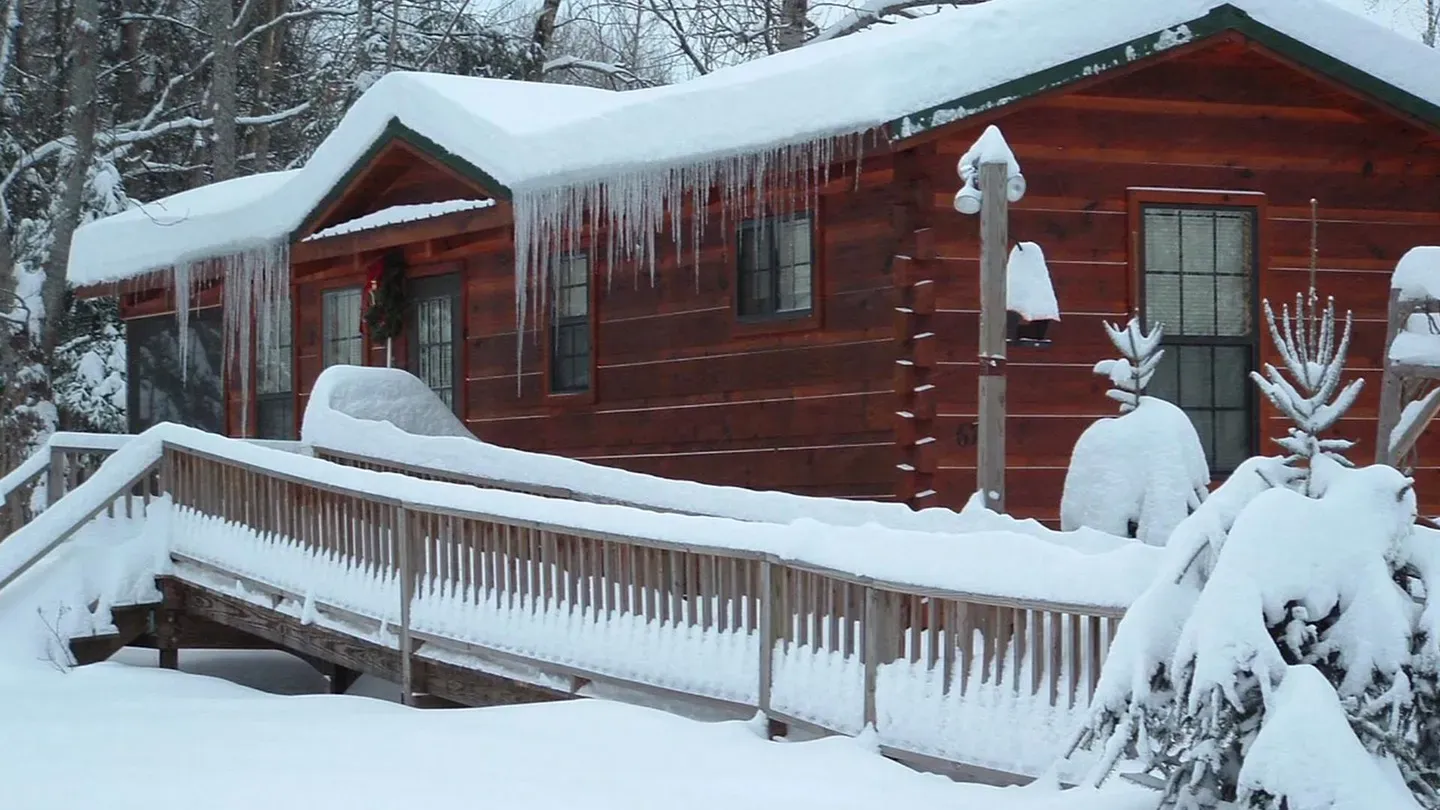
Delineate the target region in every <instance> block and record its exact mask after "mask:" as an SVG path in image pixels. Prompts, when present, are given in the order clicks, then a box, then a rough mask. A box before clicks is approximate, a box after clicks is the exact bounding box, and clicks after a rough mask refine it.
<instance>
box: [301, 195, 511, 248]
mask: <svg viewBox="0 0 1440 810" xmlns="http://www.w3.org/2000/svg"><path fill="white" fill-rule="evenodd" d="M494 204H495V201H494V200H445V201H444V202H433V203H416V204H414V205H392V206H390V207H389V208H382V209H380V210H379V211H376V212H375V213H373V214H366V215H364V216H362V217H356V218H355V219H351V220H347V221H345V222H341V223H338V224H335V225H331V226H330V227H328V228H326V229H324V230H321V231H316V232H315V233H313V234H311V235H309V236H307V237H305V239H304V240H303V241H305V242H312V241H314V240H316V239H327V238H329V237H331V236H343V235H345V234H348V233H359V232H361V231H370V230H374V229H376V228H384V227H387V226H390V225H399V224H401V223H405V222H419V221H420V220H423V219H433V218H435V217H442V216H445V215H446V214H454V213H458V212H460V211H473V210H474V209H476V208H489V207H490V206H492V205H494Z"/></svg>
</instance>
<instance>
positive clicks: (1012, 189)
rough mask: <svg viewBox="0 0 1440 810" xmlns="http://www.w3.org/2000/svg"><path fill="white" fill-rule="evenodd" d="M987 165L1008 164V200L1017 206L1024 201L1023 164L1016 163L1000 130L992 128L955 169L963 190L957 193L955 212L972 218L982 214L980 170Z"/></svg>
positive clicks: (978, 140)
mask: <svg viewBox="0 0 1440 810" xmlns="http://www.w3.org/2000/svg"><path fill="white" fill-rule="evenodd" d="M986 163H1003V164H1005V199H1007V200H1009V201H1010V202H1012V203H1015V202H1020V200H1021V199H1022V198H1024V196H1025V175H1023V174H1021V173H1020V161H1018V160H1016V159H1015V152H1014V151H1012V150H1011V149H1010V144H1008V143H1006V142H1005V136H1004V135H1002V134H1001V133H1000V128H999V127H997V126H995V125H994V124H991V125H990V126H988V127H986V128H985V131H984V132H983V133H981V135H980V137H979V138H978V139H976V141H975V143H974V144H972V145H971V146H970V148H969V149H968V150H967V151H966V152H965V154H964V155H962V156H961V157H960V162H959V163H958V164H957V165H956V167H955V171H956V173H958V174H959V175H960V181H961V187H960V190H959V191H957V192H955V210H956V211H959V212H960V213H962V214H970V215H974V214H978V213H980V206H981V202H982V201H983V198H984V195H983V194H982V193H981V190H980V167H981V166H982V165H983V164H986Z"/></svg>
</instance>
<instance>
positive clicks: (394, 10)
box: [385, 0, 400, 73]
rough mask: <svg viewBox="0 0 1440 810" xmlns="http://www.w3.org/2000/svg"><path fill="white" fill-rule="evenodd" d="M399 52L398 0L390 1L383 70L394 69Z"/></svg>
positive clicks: (387, 71)
mask: <svg viewBox="0 0 1440 810" xmlns="http://www.w3.org/2000/svg"><path fill="white" fill-rule="evenodd" d="M399 53H400V0H391V2H390V36H389V37H388V38H387V40H386V43H385V72H386V73H389V72H390V71H392V70H394V69H395V60H396V58H397V57H398V56H399Z"/></svg>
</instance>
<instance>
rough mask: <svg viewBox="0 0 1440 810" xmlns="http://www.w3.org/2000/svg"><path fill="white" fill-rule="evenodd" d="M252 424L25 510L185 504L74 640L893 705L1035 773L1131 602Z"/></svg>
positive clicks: (618, 695)
mask: <svg viewBox="0 0 1440 810" xmlns="http://www.w3.org/2000/svg"><path fill="white" fill-rule="evenodd" d="M232 442H233V440H226V439H221V438H219V437H214V436H205V437H203V439H202V438H200V435H199V434H195V433H187V432H181V431H176V432H175V435H174V436H173V437H170V438H167V439H166V440H165V441H164V442H161V443H153V442H152V443H151V444H150V445H149V446H153V447H156V448H159V449H157V450H156V451H155V453H154V457H153V458H152V457H150V456H146V455H144V454H143V453H140V452H139V451H133V452H132V450H130V449H127V450H126V451H124V453H122V455H125V458H124V459H121V458H119V457H117V458H116V459H115V460H114V462H113V463H111V462H107V464H106V467H105V468H102V469H101V470H100V472H99V473H97V474H96V476H95V477H94V478H93V479H92V480H90V481H87V482H85V483H83V484H80V485H79V486H77V487H76V488H75V489H74V490H73V491H70V492H69V494H67V495H65V498H66V499H67V500H69V501H72V503H71V508H67V509H65V510H57V511H59V512H63V513H64V514H66V515H73V516H75V517H74V519H73V520H71V519H70V518H66V519H65V520H66V521H70V522H65V521H62V520H59V519H58V518H56V519H55V520H49V522H46V521H47V520H48V518H47V517H46V515H44V514H42V515H41V517H40V518H38V519H37V520H36V521H35V522H34V523H32V524H30V525H29V526H27V527H26V528H25V529H24V530H22V531H23V532H29V533H30V535H33V534H34V532H35V531H38V530H39V528H43V529H44V530H45V531H46V532H50V533H52V534H53V536H54V537H55V538H58V539H54V540H53V541H52V540H51V535H46V536H45V537H44V538H41V539H44V540H46V541H47V542H46V544H45V550H48V549H49V548H53V547H54V546H55V545H56V544H58V543H59V542H63V540H64V538H65V537H67V536H68V535H69V534H70V533H73V532H74V531H75V525H72V524H73V523H75V522H76V521H80V520H90V519H91V518H93V517H95V516H96V515H100V514H105V513H116V514H127V515H130V514H133V515H134V516H135V519H137V520H146V521H152V520H157V519H163V522H162V523H161V524H157V525H163V526H164V527H165V531H166V532H168V537H167V543H168V548H169V550H170V557H171V561H172V570H170V571H168V572H166V573H165V575H164V576H163V578H161V579H160V580H159V586H160V588H159V589H160V591H161V593H162V594H163V599H162V600H161V601H160V602H159V603H156V604H151V605H138V606H134V607H132V608H127V609H123V610H120V611H118V613H117V615H116V617H115V625H116V626H117V628H118V630H119V632H118V633H116V634H114V635H112V636H105V637H99V638H89V639H76V640H75V641H74V642H73V643H72V649H73V650H74V651H75V654H76V658H77V660H80V661H92V660H99V659H102V658H104V657H105V656H107V655H109V654H110V653H112V652H113V651H114V650H116V649H118V648H119V647H120V646H122V645H125V644H140V645H145V646H153V647H155V648H157V649H158V650H160V654H161V656H162V660H163V661H164V662H165V663H166V664H168V665H172V666H173V665H174V663H175V656H176V654H177V651H178V650H180V649H181V648H183V647H188V646H206V647H208V646H258V647H266V646H269V647H275V648H279V649H284V650H288V651H291V652H293V653H296V654H297V655H300V656H302V657H304V658H305V659H306V660H309V661H311V662H312V663H315V664H316V665H317V666H318V667H320V668H321V669H322V671H326V672H327V674H331V675H332V677H334V678H336V679H337V680H336V682H337V683H339V684H341V685H343V684H344V681H345V680H346V679H353V677H355V675H356V674H358V673H365V674H371V675H375V676H378V677H381V678H385V679H388V680H391V681H394V682H396V683H398V684H399V685H400V686H401V693H402V696H403V698H404V699H405V700H406V702H408V703H411V704H414V705H449V704H455V705H464V706H481V705H491V704H494V703H509V702H517V701H528V700H544V699H559V698H567V697H577V696H579V697H586V696H595V697H606V698H613V699H619V700H626V701H631V702H637V703H643V704H647V705H652V706H656V707H661V708H667V709H670V710H674V711H678V712H680V713H683V714H687V715H691V716H697V717H707V718H725V717H728V718H752V717H756V716H757V715H760V716H763V717H764V718H765V719H766V720H767V721H768V722H769V724H770V726H771V728H772V730H773V731H775V732H784V731H789V732H791V733H798V734H804V735H816V734H849V735H853V734H857V733H860V732H861V731H862V730H864V729H865V728H867V727H872V728H874V729H875V733H876V737H877V740H878V743H879V744H880V745H881V747H882V751H883V752H884V753H886V754H887V755H889V756H892V757H894V758H896V759H898V760H900V761H902V762H906V763H908V764H911V765H913V766H915V767H920V768H924V769H926V770H935V771H939V772H942V773H946V774H948V775H951V776H953V777H956V778H961V779H965V780H968V781H980V782H989V783H994V784H1013V783H1017V782H1023V781H1027V780H1028V778H1029V777H1030V776H1031V775H1033V774H1035V773H1037V772H1039V771H1040V770H1042V769H1043V768H1044V767H1045V766H1046V765H1048V764H1049V762H1050V761H1051V760H1052V758H1053V756H1054V754H1055V753H1057V751H1058V748H1059V747H1060V746H1061V745H1062V744H1063V741H1064V739H1065V737H1066V736H1067V734H1068V732H1069V730H1070V729H1071V728H1073V727H1074V724H1075V723H1077V722H1079V721H1080V720H1081V719H1082V718H1083V717H1084V715H1085V712H1086V709H1087V706H1088V703H1089V700H1090V696H1091V694H1092V693H1093V690H1094V686H1095V683H1096V680H1097V679H1098V676H1099V672H1100V667H1101V664H1102V662H1103V660H1104V656H1105V651H1106V649H1107V648H1108V646H1109V641H1110V638H1111V636H1112V634H1113V632H1114V629H1115V625H1116V624H1117V623H1118V621H1119V618H1120V615H1121V611H1120V610H1119V609H1117V608H1114V607H1108V606H1098V605H1082V604H1059V603H1051V602H1044V601H1037V600H1027V599H1017V598H1010V597H1005V596H998V595H993V594H976V593H964V592H957V591H946V590H941V589H934V588H922V587H917V586H914V585H910V584H906V583H903V582H892V581H886V580H884V579H880V578H876V577H872V576H865V575H861V574H856V573H852V572H847V571H842V570H836V569H832V568H827V567H824V566H821V565H816V564H811V563H805V562H798V561H795V560H790V559H781V558H778V557H775V556H773V555H769V554H765V553H759V552H755V551H749V550H746V548H747V546H746V545H745V544H744V543H736V545H735V547H730V546H729V545H727V544H722V543H713V544H706V545H696V544H693V543H685V542H678V541H673V540H666V539H657V538H656V537H655V536H654V532H653V531H649V533H648V534H645V535H640V534H637V535H635V536H629V535H624V534H617V533H615V531H614V530H613V527H614V526H617V525H620V526H623V525H627V524H628V523H629V520H628V519H625V518H626V514H625V512H626V510H627V507H623V506H594V505H586V506H584V507H583V508H580V507H579V506H578V505H575V504H567V503H566V502H564V501H558V500H552V499H546V498H541V497H540V496H536V495H524V494H507V495H505V496H504V497H505V498H510V499H514V498H520V499H529V500H527V501H526V503H528V504H530V505H531V506H537V507H541V509H540V511H539V512H537V514H553V515H555V519H554V520H553V521H539V520H528V519H527V520H521V519H516V518H515V517H513V516H510V517H507V516H503V515H498V514H491V513H487V512H485V511H482V510H480V509H472V508H458V507H457V506H456V505H455V504H458V503H473V504H477V505H483V504H484V503H486V502H487V501H486V496H485V495H484V493H483V492H482V491H480V490H476V489H475V488H474V487H469V486H463V485H457V484H453V483H442V482H426V481H419V480H416V479H414V478H400V477H399V476H396V475H395V474H387V473H380V472H375V471H370V470H364V469H358V468H356V467H346V466H341V465H337V464H334V463H331V462H327V461H324V460H321V459H315V458H302V457H299V456H295V455H291V454H283V453H278V452H276V451H272V450H268V449H267V450H259V449H254V448H251V449H250V450H245V451H243V452H242V443H239V442H233V443H232ZM126 454H128V455H126ZM237 458H239V459H246V460H235V459H237ZM122 461H123V464H122V463H120V462H122ZM116 465H118V466H116ZM125 465H129V466H125ZM107 487H108V489H107ZM137 488H138V489H137ZM467 492H468V493H474V494H473V495H466V493H467ZM587 510H588V511H587ZM596 510H601V511H603V512H604V513H605V515H606V516H608V517H610V518H613V517H619V518H622V519H621V520H619V521H614V520H607V521H602V522H606V523H607V525H610V526H611V527H612V530H610V531H601V530H596V529H593V528H591V527H590V526H589V525H588V524H586V523H585V522H584V521H583V520H579V519H573V516H574V515H578V514H598V513H597V511H596ZM47 514H48V513H47ZM637 514H638V513H637ZM643 514H644V515H646V516H647V517H648V518H649V519H651V521H652V522H651V523H649V524H648V525H650V526H651V528H652V529H653V527H654V526H655V525H657V524H655V523H654V522H653V519H654V518H656V515H655V513H653V512H650V513H643ZM567 516H568V517H567ZM675 519H677V520H685V521H694V520H706V521H715V520H717V519H714V518H689V517H685V518H680V517H677V518H675ZM635 520H637V521H638V520H640V518H639V517H638V516H637V517H636V518H635ZM42 524H43V525H42ZM714 525H718V524H714ZM733 529H734V531H735V532H736V533H737V538H738V535H739V534H741V533H743V532H746V531H755V529H753V528H747V524H739V523H737V524H735V525H734V527H733ZM772 529H773V530H783V527H772ZM24 542H26V543H37V542H38V541H37V539H36V538H35V537H33V536H29V535H27V537H26V538H25V541H24ZM6 576H7V575H6V574H5V572H3V571H0V582H3V580H5V579H6ZM8 576H9V578H12V579H13V576H14V574H13V572H12V573H11V574H10V575H8ZM0 587H3V584H0Z"/></svg>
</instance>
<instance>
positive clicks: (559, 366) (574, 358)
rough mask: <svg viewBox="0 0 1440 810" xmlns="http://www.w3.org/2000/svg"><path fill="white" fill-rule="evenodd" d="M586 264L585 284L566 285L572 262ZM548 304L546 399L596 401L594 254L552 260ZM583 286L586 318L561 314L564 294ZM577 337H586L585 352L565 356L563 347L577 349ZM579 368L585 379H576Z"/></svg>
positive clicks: (566, 254)
mask: <svg viewBox="0 0 1440 810" xmlns="http://www.w3.org/2000/svg"><path fill="white" fill-rule="evenodd" d="M577 261H583V262H584V263H585V271H584V275H583V282H581V283H566V281H567V278H568V277H569V274H568V273H562V272H561V271H562V267H563V269H565V270H569V269H571V267H572V266H573V263H575V262H577ZM549 274H550V280H549V287H550V289H549V290H548V295H549V305H548V306H546V307H545V311H546V316H547V317H546V324H545V368H544V376H545V381H544V386H545V393H546V396H547V397H555V398H560V399H572V400H576V401H584V402H594V399H595V388H596V385H595V383H596V380H595V375H596V371H597V365H596V340H595V338H596V321H597V320H598V319H597V317H596V312H595V310H596V285H595V266H594V263H593V259H592V256H591V254H590V253H589V252H588V251H586V250H583V249H581V250H576V251H574V252H572V253H565V254H562V255H559V256H555V257H552V258H551V260H550V271H549ZM580 287H584V289H585V295H584V299H583V300H584V301H585V313H584V314H583V315H574V314H570V315H562V314H561V313H560V307H561V302H562V300H563V298H564V294H565V293H566V292H568V291H572V290H575V289H578V288H580ZM577 338H583V340H584V342H585V351H584V352H583V353H580V352H578V351H572V352H567V353H564V354H562V351H563V349H562V346H563V345H564V344H566V343H568V344H569V345H570V346H574V344H575V342H576V340H577ZM578 369H583V370H584V374H585V379H584V380H583V381H579V380H576V379H575V377H577V376H578V374H577V373H576V372H577V370H578Z"/></svg>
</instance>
